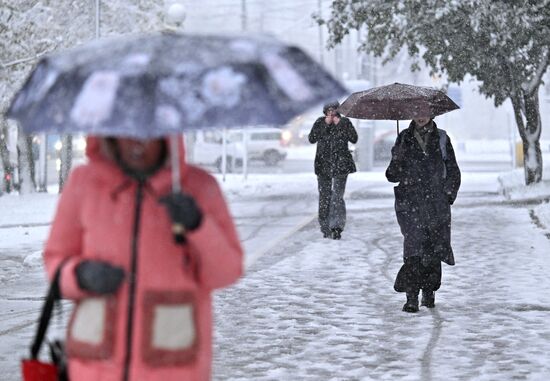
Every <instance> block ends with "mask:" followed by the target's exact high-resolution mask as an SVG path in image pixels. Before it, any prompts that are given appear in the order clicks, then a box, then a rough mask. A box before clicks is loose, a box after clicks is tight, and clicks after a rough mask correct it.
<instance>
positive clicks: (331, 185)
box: [309, 102, 357, 239]
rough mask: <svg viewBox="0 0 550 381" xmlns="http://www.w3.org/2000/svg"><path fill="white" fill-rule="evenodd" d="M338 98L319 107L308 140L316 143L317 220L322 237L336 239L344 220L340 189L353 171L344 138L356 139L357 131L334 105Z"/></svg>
mask: <svg viewBox="0 0 550 381" xmlns="http://www.w3.org/2000/svg"><path fill="white" fill-rule="evenodd" d="M338 106H339V103H338V102H332V103H329V104H326V105H325V106H324V107H323V113H324V114H325V116H322V117H320V118H318V119H317V120H316V121H315V123H313V127H312V129H311V132H310V133H309V142H310V143H312V144H314V143H317V152H316V154H315V174H316V175H317V182H318V189H319V224H320V226H321V232H322V233H323V237H325V238H332V239H340V238H341V235H342V231H343V230H344V226H345V224H346V203H345V202H344V192H345V190H346V181H347V177H348V174H350V173H353V172H355V171H356V168H355V163H354V162H353V158H352V156H351V153H350V151H349V149H348V142H351V143H356V142H357V132H356V131H355V128H354V127H353V124H352V123H351V122H350V120H349V119H348V118H346V117H342V116H341V115H340V114H339V113H338V112H337V111H336V109H337V108H338Z"/></svg>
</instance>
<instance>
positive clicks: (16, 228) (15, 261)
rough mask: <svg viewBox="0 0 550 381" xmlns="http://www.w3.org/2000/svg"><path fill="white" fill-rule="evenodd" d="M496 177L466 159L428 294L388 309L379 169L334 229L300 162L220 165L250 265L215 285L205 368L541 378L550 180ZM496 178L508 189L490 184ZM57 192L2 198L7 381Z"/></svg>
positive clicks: (227, 375)
mask: <svg viewBox="0 0 550 381" xmlns="http://www.w3.org/2000/svg"><path fill="white" fill-rule="evenodd" d="M499 175H500V177H501V180H500V181H499V180H498V179H499ZM508 176H512V177H513V176H515V175H514V174H513V173H512V174H505V175H502V174H499V173H497V172H483V173H479V172H464V173H463V186H462V188H461V192H460V194H459V198H458V199H457V202H456V204H455V206H454V207H453V246H454V250H455V257H456V259H457V265H456V266H454V267H449V266H446V265H445V266H444V268H443V285H442V288H441V290H440V291H439V292H438V293H437V295H436V305H437V306H436V308H435V309H434V310H427V309H425V308H422V309H421V311H420V312H419V313H418V314H405V313H403V312H401V306H402V304H403V302H404V300H403V299H404V296H403V295H402V294H397V293H395V292H394V291H393V288H392V286H393V279H394V277H395V274H396V272H397V270H398V269H399V267H400V265H401V245H402V239H401V236H400V233H399V229H398V226H397V223H396V221H395V215H394V212H393V193H392V185H391V184H389V183H387V182H386V181H385V178H384V174H383V172H382V171H375V172H368V173H356V174H353V175H351V176H350V178H349V181H348V188H347V193H346V194H347V196H346V197H347V198H346V199H347V205H348V225H347V228H346V230H345V232H344V234H343V239H342V240H341V241H332V240H326V239H323V238H322V237H321V235H320V233H319V231H318V227H317V223H316V218H315V217H316V216H315V214H316V202H317V189H316V179H315V177H314V176H313V175H312V174H309V173H308V174H292V175H279V176H276V175H249V177H248V180H247V181H246V182H243V180H242V176H240V175H231V176H228V177H227V179H226V181H225V182H223V183H222V187H223V188H224V190H225V194H226V197H227V200H228V202H229V205H230V208H231V211H232V213H233V215H234V218H235V221H236V224H237V226H238V230H239V233H240V236H241V240H242V241H243V244H244V247H245V249H246V264H247V273H246V275H245V277H244V278H243V279H242V280H241V281H240V282H239V283H238V284H237V285H236V286H234V287H232V288H229V289H227V290H222V291H219V292H218V293H217V295H216V299H215V300H216V327H215V359H214V379H215V380H232V381H237V380H342V381H351V380H381V379H387V380H395V379H408V380H495V379H503V380H508V379H525V380H547V379H549V378H550V363H548V361H547V356H548V353H550V323H549V322H550V277H548V276H547V274H548V269H549V268H550V239H549V238H550V204H548V201H542V203H541V202H540V200H541V199H544V198H545V196H544V194H545V193H544V192H546V191H548V193H546V194H550V185H548V184H547V183H545V184H544V185H541V186H540V187H541V188H542V189H546V190H545V191H541V192H540V193H538V196H537V197H533V196H532V195H531V194H530V193H529V192H528V191H525V189H524V190H523V195H524V197H523V198H524V199H529V202H528V203H522V201H521V200H522V197H521V194H522V190H521V187H520V183H521V181H519V182H517V181H516V182H514V181H512V180H509V179H508V180H502V179H503V178H504V177H508ZM502 184H513V186H510V189H511V188H512V187H516V188H517V192H516V194H517V196H516V197H514V198H511V199H507V198H506V197H504V196H503V195H502V194H500V193H499V189H500V187H501V186H502ZM508 193H510V192H508ZM56 200H57V196H56V195H52V194H34V195H29V196H14V195H4V196H2V197H0V210H2V213H1V215H0V238H1V239H0V253H1V254H0V284H1V285H2V289H1V291H0V298H1V302H2V309H1V310H0V317H1V320H0V321H1V323H0V337H1V339H0V340H1V341H0V370H1V371H2V374H3V376H2V379H3V380H7V381H11V380H17V379H19V375H18V366H19V359H20V358H21V357H23V356H25V355H26V353H27V348H28V345H29V343H30V340H31V337H32V335H33V332H34V324H35V320H36V317H37V315H38V309H39V307H40V305H41V296H42V295H43V294H44V291H45V280H44V276H43V269H42V263H41V259H40V251H41V247H42V243H43V240H44V239H45V237H46V236H47V231H48V225H49V222H50V221H51V219H52V215H53V212H54V209H55V203H56ZM64 315H65V317H66V315H67V312H65V314H64ZM54 322H55V327H54V328H56V329H57V330H61V326H62V319H61V320H59V319H54ZM237 327H238V328H239V329H236V328H237Z"/></svg>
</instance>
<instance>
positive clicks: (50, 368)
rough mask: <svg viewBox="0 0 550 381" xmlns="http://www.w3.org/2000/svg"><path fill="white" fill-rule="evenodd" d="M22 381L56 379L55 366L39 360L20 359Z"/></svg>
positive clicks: (48, 380) (53, 380) (50, 380)
mask: <svg viewBox="0 0 550 381" xmlns="http://www.w3.org/2000/svg"><path fill="white" fill-rule="evenodd" d="M21 371H22V373H23V381H57V366H55V365H53V364H47V363H43V362H41V361H39V360H28V359H25V360H22V361H21Z"/></svg>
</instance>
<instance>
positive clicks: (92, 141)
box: [86, 136, 187, 174]
mask: <svg viewBox="0 0 550 381" xmlns="http://www.w3.org/2000/svg"><path fill="white" fill-rule="evenodd" d="M164 140H165V142H166V149H167V152H168V155H167V158H166V161H165V163H164V166H163V167H170V138H168V137H165V138H164ZM178 149H179V162H180V171H181V173H182V174H183V173H185V172H186V171H187V162H186V160H185V144H184V142H183V138H182V139H180V140H179V144H178ZM86 156H87V157H88V159H89V160H90V162H91V163H94V162H97V163H99V162H102V163H109V164H112V165H116V163H115V158H114V153H113V152H112V150H111V148H110V147H109V145H108V144H107V141H106V137H102V136H88V137H87V138H86Z"/></svg>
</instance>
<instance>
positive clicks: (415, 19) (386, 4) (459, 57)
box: [318, 0, 550, 106]
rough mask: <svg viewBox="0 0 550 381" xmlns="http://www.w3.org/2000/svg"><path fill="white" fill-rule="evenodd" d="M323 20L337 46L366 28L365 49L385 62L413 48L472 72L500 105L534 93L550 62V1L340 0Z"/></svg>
mask: <svg viewBox="0 0 550 381" xmlns="http://www.w3.org/2000/svg"><path fill="white" fill-rule="evenodd" d="M318 22H320V23H324V24H326V25H327V27H328V29H329V45H330V46H334V45H335V44H338V43H339V42H341V41H342V38H343V37H344V36H345V35H346V34H347V33H348V32H349V31H350V30H352V29H360V30H362V31H365V32H366V34H367V35H368V36H367V39H366V40H365V42H364V43H363V45H362V47H361V49H363V50H365V51H369V52H372V53H374V54H375V55H377V56H382V57H384V58H385V60H389V59H391V58H393V57H394V56H395V55H396V54H397V53H398V52H399V51H400V50H401V49H403V48H405V49H407V51H408V53H409V54H410V55H411V56H412V57H413V58H414V59H415V64H418V62H419V61H420V59H422V60H423V61H424V62H425V63H426V64H427V65H428V66H429V67H430V68H431V70H432V71H433V72H434V73H444V74H446V75H447V77H448V79H449V80H450V81H452V82H460V81H461V80H463V78H464V76H465V75H467V74H470V75H472V76H473V77H475V78H477V79H478V80H480V81H481V82H482V84H481V86H480V91H481V92H482V93H483V94H485V95H487V96H492V97H494V100H495V104H496V105H497V106H498V105H500V104H502V103H503V102H504V101H505V100H506V99H507V98H511V97H514V96H523V95H533V93H534V92H535V91H537V90H538V87H539V85H540V84H541V82H542V79H541V78H542V75H543V74H544V72H545V71H546V68H547V67H548V64H549V61H550V60H549V57H548V56H549V49H550V1H549V0H523V1H513V0H335V1H333V3H332V14H331V16H330V19H328V20H318ZM413 65H414V64H413Z"/></svg>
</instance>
